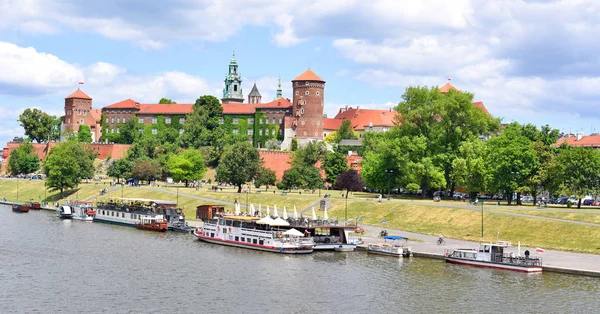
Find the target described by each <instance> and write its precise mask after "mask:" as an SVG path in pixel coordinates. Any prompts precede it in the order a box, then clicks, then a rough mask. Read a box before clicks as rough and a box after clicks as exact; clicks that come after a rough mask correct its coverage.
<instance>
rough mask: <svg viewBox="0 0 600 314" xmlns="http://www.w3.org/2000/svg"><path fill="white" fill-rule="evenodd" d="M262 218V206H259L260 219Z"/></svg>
mask: <svg viewBox="0 0 600 314" xmlns="http://www.w3.org/2000/svg"><path fill="white" fill-rule="evenodd" d="M260 216H262V205H261V204H258V217H260Z"/></svg>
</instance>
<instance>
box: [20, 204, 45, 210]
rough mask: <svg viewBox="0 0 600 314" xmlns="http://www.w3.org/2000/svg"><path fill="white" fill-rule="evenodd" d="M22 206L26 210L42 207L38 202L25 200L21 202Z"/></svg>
mask: <svg viewBox="0 0 600 314" xmlns="http://www.w3.org/2000/svg"><path fill="white" fill-rule="evenodd" d="M23 208H27V210H30V209H42V205H41V204H40V203H38V202H27V203H25V204H23Z"/></svg>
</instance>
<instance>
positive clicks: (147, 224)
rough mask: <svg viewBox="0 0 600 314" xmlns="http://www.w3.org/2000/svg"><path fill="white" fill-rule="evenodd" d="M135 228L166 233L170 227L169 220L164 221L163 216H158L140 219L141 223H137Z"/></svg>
mask: <svg viewBox="0 0 600 314" xmlns="http://www.w3.org/2000/svg"><path fill="white" fill-rule="evenodd" d="M135 226H136V227H137V228H138V229H142V230H148V231H159V232H165V231H167V229H168V227H169V225H168V223H167V220H166V219H164V218H163V216H162V215H156V216H154V217H146V216H145V217H142V218H140V221H139V222H136V223H135Z"/></svg>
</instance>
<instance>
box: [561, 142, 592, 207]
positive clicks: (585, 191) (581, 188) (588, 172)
mask: <svg viewBox="0 0 600 314" xmlns="http://www.w3.org/2000/svg"><path fill="white" fill-rule="evenodd" d="M551 173H553V175H554V176H556V179H557V181H559V182H560V184H559V189H560V191H561V192H562V193H563V194H565V195H574V196H575V197H577V198H578V199H579V202H578V204H577V208H580V207H581V199H582V198H583V197H584V196H586V195H592V194H594V192H595V191H597V190H598V189H599V188H600V152H599V151H597V150H594V149H589V148H584V147H570V146H566V145H563V146H561V147H560V148H559V150H558V154H557V155H556V158H555V160H554V162H553V163H552V166H551Z"/></svg>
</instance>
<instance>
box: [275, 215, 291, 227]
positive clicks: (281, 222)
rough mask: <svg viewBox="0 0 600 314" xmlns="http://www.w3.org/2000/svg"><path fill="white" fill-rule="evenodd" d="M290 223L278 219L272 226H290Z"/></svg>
mask: <svg viewBox="0 0 600 314" xmlns="http://www.w3.org/2000/svg"><path fill="white" fill-rule="evenodd" d="M289 225H290V223H289V222H287V221H285V220H283V219H281V218H279V217H277V218H275V220H273V222H272V223H271V226H289Z"/></svg>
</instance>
